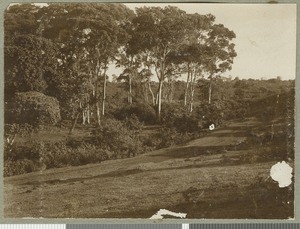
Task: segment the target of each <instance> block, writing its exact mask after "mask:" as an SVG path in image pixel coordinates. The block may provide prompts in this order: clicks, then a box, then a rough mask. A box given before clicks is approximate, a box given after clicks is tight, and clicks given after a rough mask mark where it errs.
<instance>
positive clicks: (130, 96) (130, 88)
mask: <svg viewBox="0 0 300 229" xmlns="http://www.w3.org/2000/svg"><path fill="white" fill-rule="evenodd" d="M128 83H129V93H128V103H129V104H132V85H131V84H132V80H131V76H129V79H128Z"/></svg>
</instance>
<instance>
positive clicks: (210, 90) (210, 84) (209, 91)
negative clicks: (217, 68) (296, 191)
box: [208, 76, 212, 104]
mask: <svg viewBox="0 0 300 229" xmlns="http://www.w3.org/2000/svg"><path fill="white" fill-rule="evenodd" d="M211 96H212V76H211V77H210V80H209V88H208V104H211Z"/></svg>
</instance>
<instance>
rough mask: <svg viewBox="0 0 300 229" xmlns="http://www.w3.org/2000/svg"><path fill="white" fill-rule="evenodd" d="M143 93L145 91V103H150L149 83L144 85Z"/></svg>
mask: <svg viewBox="0 0 300 229" xmlns="http://www.w3.org/2000/svg"><path fill="white" fill-rule="evenodd" d="M143 91H144V97H145V102H146V103H149V97H148V88H147V82H144V83H143Z"/></svg>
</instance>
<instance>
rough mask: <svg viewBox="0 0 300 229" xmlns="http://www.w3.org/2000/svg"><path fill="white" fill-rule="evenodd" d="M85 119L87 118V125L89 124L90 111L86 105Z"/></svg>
mask: <svg viewBox="0 0 300 229" xmlns="http://www.w3.org/2000/svg"><path fill="white" fill-rule="evenodd" d="M86 111H87V112H86V118H87V123H88V124H90V123H91V122H90V113H91V110H90V105H89V104H88V105H87V108H86Z"/></svg>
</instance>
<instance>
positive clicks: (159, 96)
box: [157, 80, 163, 121]
mask: <svg viewBox="0 0 300 229" xmlns="http://www.w3.org/2000/svg"><path fill="white" fill-rule="evenodd" d="M162 87H163V81H162V80H160V81H159V85H158V93H157V95H158V98H157V100H158V101H157V116H158V121H161V99H162V98H161V96H162Z"/></svg>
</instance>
